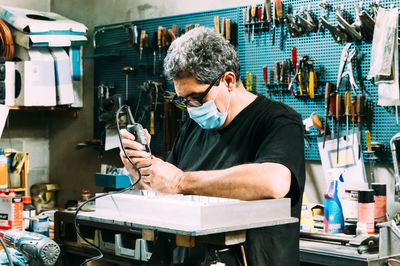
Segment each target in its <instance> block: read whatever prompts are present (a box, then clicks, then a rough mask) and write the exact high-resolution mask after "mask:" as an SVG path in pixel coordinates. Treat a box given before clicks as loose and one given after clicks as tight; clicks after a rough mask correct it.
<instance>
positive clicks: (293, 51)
mask: <svg viewBox="0 0 400 266" xmlns="http://www.w3.org/2000/svg"><path fill="white" fill-rule="evenodd" d="M292 62H293V64H292V67H293V70H295V71H296V67H297V48H296V47H293V48H292Z"/></svg>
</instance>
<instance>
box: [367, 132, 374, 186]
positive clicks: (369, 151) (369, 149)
mask: <svg viewBox="0 0 400 266" xmlns="http://www.w3.org/2000/svg"><path fill="white" fill-rule="evenodd" d="M365 142H366V143H367V152H368V153H369V154H370V156H369V171H370V178H371V181H375V174H374V163H375V161H374V158H373V157H374V156H373V154H371V153H372V145H371V132H370V131H369V130H365Z"/></svg>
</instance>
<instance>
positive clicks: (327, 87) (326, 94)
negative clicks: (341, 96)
mask: <svg viewBox="0 0 400 266" xmlns="http://www.w3.org/2000/svg"><path fill="white" fill-rule="evenodd" d="M332 86H333V84H332V83H329V82H327V83H326V85H325V126H324V140H323V144H322V147H323V148H325V139H326V132H327V131H328V130H327V129H328V115H329V94H330V93H331V91H332Z"/></svg>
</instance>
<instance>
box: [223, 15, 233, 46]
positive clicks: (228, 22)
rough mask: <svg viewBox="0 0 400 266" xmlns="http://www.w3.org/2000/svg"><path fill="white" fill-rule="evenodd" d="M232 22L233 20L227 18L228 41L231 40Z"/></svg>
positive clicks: (226, 35)
mask: <svg viewBox="0 0 400 266" xmlns="http://www.w3.org/2000/svg"><path fill="white" fill-rule="evenodd" d="M231 24H232V21H231V20H230V19H229V18H227V19H225V39H227V40H228V41H230V40H231Z"/></svg>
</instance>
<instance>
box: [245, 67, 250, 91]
mask: <svg viewBox="0 0 400 266" xmlns="http://www.w3.org/2000/svg"><path fill="white" fill-rule="evenodd" d="M246 88H247V90H248V91H251V73H250V71H247V72H246Z"/></svg>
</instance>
